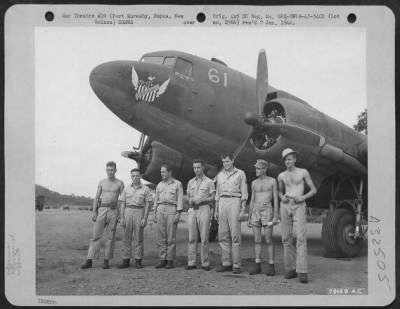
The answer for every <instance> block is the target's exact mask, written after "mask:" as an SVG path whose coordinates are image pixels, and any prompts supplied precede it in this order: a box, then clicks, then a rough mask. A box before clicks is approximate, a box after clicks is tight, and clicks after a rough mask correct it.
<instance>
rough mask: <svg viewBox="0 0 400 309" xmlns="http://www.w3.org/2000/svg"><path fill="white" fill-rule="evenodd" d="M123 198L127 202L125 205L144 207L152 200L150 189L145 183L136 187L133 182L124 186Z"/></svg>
mask: <svg viewBox="0 0 400 309" xmlns="http://www.w3.org/2000/svg"><path fill="white" fill-rule="evenodd" d="M121 200H122V202H125V205H135V206H139V207H144V206H145V205H146V202H148V201H149V200H150V189H149V188H148V187H147V186H145V185H143V184H140V185H139V186H136V187H135V186H134V185H133V184H131V185H130V186H126V187H125V188H124V191H123V192H122V197H121Z"/></svg>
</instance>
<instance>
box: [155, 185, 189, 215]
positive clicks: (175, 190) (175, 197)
mask: <svg viewBox="0 0 400 309" xmlns="http://www.w3.org/2000/svg"><path fill="white" fill-rule="evenodd" d="M157 193H158V199H157V201H156V202H157V205H159V204H170V205H175V206H177V209H178V210H180V209H182V208H183V188H182V183H181V182H180V181H179V180H176V179H174V178H173V179H171V180H170V181H168V182H165V181H161V182H160V183H159V184H158V185H157V188H156V194H157Z"/></svg>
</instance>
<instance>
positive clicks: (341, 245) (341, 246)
mask: <svg viewBox="0 0 400 309" xmlns="http://www.w3.org/2000/svg"><path fill="white" fill-rule="evenodd" d="M354 222H355V215H354V213H352V212H351V211H349V210H347V209H336V210H334V211H333V212H331V213H329V214H328V216H327V217H326V218H325V220H324V223H323V225H322V244H323V247H324V255H325V256H327V257H335V258H340V257H354V256H357V255H358V254H359V253H360V250H361V247H362V239H361V238H358V239H353V238H351V237H350V236H349V233H354Z"/></svg>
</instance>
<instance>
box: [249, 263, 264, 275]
mask: <svg viewBox="0 0 400 309" xmlns="http://www.w3.org/2000/svg"><path fill="white" fill-rule="evenodd" d="M256 274H261V263H256V264H255V265H254V267H253V268H252V269H251V270H250V271H249V275H256Z"/></svg>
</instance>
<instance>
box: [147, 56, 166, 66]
mask: <svg viewBox="0 0 400 309" xmlns="http://www.w3.org/2000/svg"><path fill="white" fill-rule="evenodd" d="M163 58H164V57H154V56H145V57H143V58H142V61H143V62H149V63H156V64H162V63H163Z"/></svg>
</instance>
